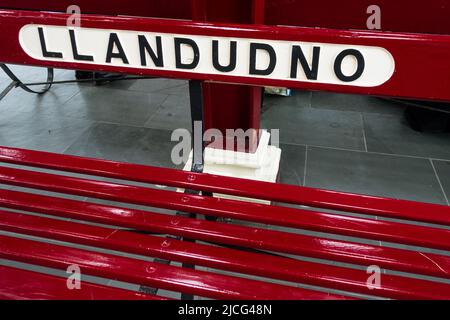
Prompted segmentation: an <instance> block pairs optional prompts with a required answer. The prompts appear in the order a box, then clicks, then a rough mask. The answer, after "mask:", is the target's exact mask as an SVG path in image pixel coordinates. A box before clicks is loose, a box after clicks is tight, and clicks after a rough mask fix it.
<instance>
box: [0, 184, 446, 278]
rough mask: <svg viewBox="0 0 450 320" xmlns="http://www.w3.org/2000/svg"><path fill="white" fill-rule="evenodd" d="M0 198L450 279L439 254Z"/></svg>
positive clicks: (55, 201)
mask: <svg viewBox="0 0 450 320" xmlns="http://www.w3.org/2000/svg"><path fill="white" fill-rule="evenodd" d="M0 199H1V200H0V203H1V205H2V206H3V207H8V208H11V209H18V210H26V211H31V212H36V213H45V214H49V215H53V216H57V217H66V218H72V219H76V220H85V221H91V222H96V223H102V224H107V225H113V226H118V227H124V228H131V229H136V230H143V231H147V232H154V233H162V234H171V235H175V236H180V237H185V238H188V239H197V240H202V241H207V242H214V243H221V244H228V245H234V246H240V247H246V248H257V249H259V250H267V251H276V252H281V253H288V254H294V255H299V256H309V257H315V258H319V259H327V260H336V261H341V262H345V263H353V264H359V265H363V266H368V265H378V266H380V267H382V268H386V269H392V270H399V271H405V272H410V273H418V274H427V275H431V276H436V277H442V278H448V277H449V274H450V258H449V257H447V256H442V255H437V254H428V253H421V252H413V251H406V250H399V249H393V248H386V247H376V246H371V245H364V244H358V243H351V242H343V241H338V240H331V239H321V238H315V237H309V236H303V235H297V234H293V233H286V232H279V231H272V230H266V229H258V228H251V227H243V226H237V225H230V224H224V223H212V222H208V221H201V220H195V219H188V218H182V217H174V216H169V215H164V214H157V213H152V212H148V211H140V210H134V209H125V208H119V207H112V206H106V205H98V204H93V203H86V202H80V201H74V200H67V199H62V198H54V197H48V196H42V195H34V194H26V193H21V192H16V191H6V190H0Z"/></svg>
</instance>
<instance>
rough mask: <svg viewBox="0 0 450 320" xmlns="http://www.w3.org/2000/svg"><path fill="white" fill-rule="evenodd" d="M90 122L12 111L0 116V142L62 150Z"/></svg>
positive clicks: (53, 150)
mask: <svg viewBox="0 0 450 320" xmlns="http://www.w3.org/2000/svg"><path fill="white" fill-rule="evenodd" d="M91 125H92V121H88V120H81V119H69V118H64V117H58V116H53V117H52V116H46V115H40V114H31V113H16V114H15V115H14V116H12V117H8V116H6V117H2V118H0V144H1V145H4V146H9V147H17V148H25V149H32V150H41V151H48V152H64V150H66V149H67V148H68V147H69V146H70V145H71V144H72V143H73V142H74V141H76V139H78V138H79V137H80V136H81V135H82V134H83V133H84V132H85V131H86V130H88V128H89V127H90V126H91Z"/></svg>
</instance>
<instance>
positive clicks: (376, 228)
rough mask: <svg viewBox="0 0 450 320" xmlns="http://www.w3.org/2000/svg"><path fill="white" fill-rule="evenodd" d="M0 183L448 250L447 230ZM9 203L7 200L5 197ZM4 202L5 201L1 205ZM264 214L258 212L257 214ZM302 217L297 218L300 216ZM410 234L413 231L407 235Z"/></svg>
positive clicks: (20, 177) (31, 178)
mask: <svg viewBox="0 0 450 320" xmlns="http://www.w3.org/2000/svg"><path fill="white" fill-rule="evenodd" d="M0 182H2V183H5V184H9V185H16V186H21V187H28V188H37V189H43V190H47V191H54V192H60V193H69V194H75V195H79V196H86V197H94V198H99V199H105V200H112V201H122V202H127V203H133V204H138V205H147V206H154V207H159V208H165V209H171V210H180V211H185V212H190V213H200V214H205V215H210V216H217V217H226V218H233V219H237V220H245V221H251V222H258V223H265V224H271V225H279V226H284V227H290V228H300V229H308V230H314V231H319V232H329V233H335V234H342V235H346V236H355V237H362V238H368V239H375V240H383V241H391V242H399V243H404V244H410V245H417V246H431V247H434V248H437V249H444V250H448V248H449V243H450V242H447V241H445V240H444V241H443V239H448V237H449V235H450V231H449V230H445V229H438V228H424V227H420V226H413V225H407V224H400V223H394V222H387V221H377V220H373V219H363V218H357V217H349V216H344V215H337V214H330V213H322V212H315V211H308V210H303V209H294V208H288V207H280V206H270V205H264V204H255V203H248V202H242V201H235V200H225V199H218V198H212V197H205V196H200V195H187V194H183V193H178V192H173V191H166V190H158V189H150V188H142V187H137V186H129V185H124V184H117V183H110V182H102V181H94V180H88V179H81V178H73V177H67V176H61V175H53V174H47V173H40V172H35V171H26V170H19V169H13V168H6V167H3V168H1V170H0ZM4 202H5V203H7V202H8V198H6V199H5V200H4ZM4 205H6V204H4ZM262 212H263V213H264V214H261V213H262ZM300 217H301V219H300ZM410 232H414V233H416V234H412V235H411V234H410Z"/></svg>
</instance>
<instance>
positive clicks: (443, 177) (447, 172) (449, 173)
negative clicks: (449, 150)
mask: <svg viewBox="0 0 450 320" xmlns="http://www.w3.org/2000/svg"><path fill="white" fill-rule="evenodd" d="M433 164H434V167H435V168H436V173H437V174H438V176H439V180H440V181H441V183H442V187H443V188H444V192H445V194H446V196H447V200H450V161H433Z"/></svg>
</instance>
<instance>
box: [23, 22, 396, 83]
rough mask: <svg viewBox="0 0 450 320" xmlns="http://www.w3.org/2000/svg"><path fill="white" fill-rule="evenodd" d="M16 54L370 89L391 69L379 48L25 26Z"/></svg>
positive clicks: (389, 60) (390, 59)
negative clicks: (19, 48)
mask: <svg viewBox="0 0 450 320" xmlns="http://www.w3.org/2000/svg"><path fill="white" fill-rule="evenodd" d="M19 40H20V44H21V46H22V48H23V50H24V51H25V52H26V53H27V54H28V55H29V56H30V57H32V58H34V59H37V60H44V61H59V62H68V63H82V64H83V63H84V64H95V65H104V66H116V67H124V68H130V69H151V70H164V71H178V72H190V73H201V74H208V75H227V76H235V77H251V78H270V79H276V80H284V81H293V82H316V83H323V84H338V85H349V86H359V87H375V86H379V85H381V84H383V83H385V82H386V81H388V80H389V79H390V78H391V77H392V75H393V73H394V70H395V62H394V58H393V57H392V55H391V54H390V53H389V52H388V51H387V50H386V49H384V48H381V47H371V46H357V45H342V44H329V43H311V42H295V41H279V40H261V39H247V38H225V37H213V36H199V35H182V34H169V33H152V32H141V31H123V30H104V29H93V28H73V27H61V26H49V25H34V24H30V25H26V26H24V27H23V28H22V29H21V31H20V35H19Z"/></svg>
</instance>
